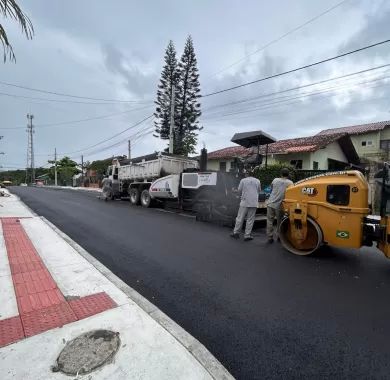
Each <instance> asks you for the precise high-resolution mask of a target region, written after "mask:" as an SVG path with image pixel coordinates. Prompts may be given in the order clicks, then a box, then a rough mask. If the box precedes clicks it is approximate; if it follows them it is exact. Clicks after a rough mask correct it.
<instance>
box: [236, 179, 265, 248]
mask: <svg viewBox="0 0 390 380" xmlns="http://www.w3.org/2000/svg"><path fill="white" fill-rule="evenodd" d="M260 190H261V187H260V181H259V180H258V179H257V178H254V177H252V176H251V175H250V174H249V173H245V178H243V179H242V180H241V181H240V184H239V186H238V192H240V193H241V202H240V208H239V209H238V213H237V218H236V225H235V227H234V230H233V232H232V233H231V235H230V236H231V237H233V238H235V239H238V238H239V237H240V231H241V228H242V225H243V223H244V220H245V218H246V226H245V234H244V240H245V241H248V240H252V239H253V236H252V235H251V233H252V228H253V224H254V222H255V216H256V209H257V205H258V202H259V193H260Z"/></svg>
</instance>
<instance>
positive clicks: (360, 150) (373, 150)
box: [351, 131, 390, 160]
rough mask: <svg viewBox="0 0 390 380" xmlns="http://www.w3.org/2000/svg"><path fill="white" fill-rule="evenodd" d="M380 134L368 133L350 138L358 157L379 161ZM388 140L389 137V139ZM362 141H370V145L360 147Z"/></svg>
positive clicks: (378, 132)
mask: <svg viewBox="0 0 390 380" xmlns="http://www.w3.org/2000/svg"><path fill="white" fill-rule="evenodd" d="M380 135H381V132H380V131H377V132H370V133H365V134H362V135H355V136H351V140H352V143H353V146H354V147H355V149H356V152H357V154H358V155H359V157H362V158H368V159H375V160H376V159H379V157H378V156H380V154H381V149H380V139H381V136H380ZM389 139H390V137H389ZM362 141H372V145H366V146H362Z"/></svg>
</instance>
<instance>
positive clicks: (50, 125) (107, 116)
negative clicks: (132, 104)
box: [0, 106, 151, 130]
mask: <svg viewBox="0 0 390 380" xmlns="http://www.w3.org/2000/svg"><path fill="white" fill-rule="evenodd" d="M150 107H151V106H146V107H141V108H134V109H131V110H126V111H121V112H115V113H111V114H108V115H101V116H94V117H88V118H85V119H78V120H69V121H62V122H59V123H48V124H38V125H35V126H34V127H36V128H47V127H57V126H63V125H67V124H76V123H83V122H86V121H91V120H99V119H107V118H110V117H112V116H118V115H123V114H126V113H130V112H133V111H142V110H145V109H147V108H150ZM1 129H7V130H12V129H24V127H16V128H12V127H0V130H1Z"/></svg>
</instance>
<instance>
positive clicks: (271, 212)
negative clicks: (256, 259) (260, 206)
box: [267, 168, 293, 243]
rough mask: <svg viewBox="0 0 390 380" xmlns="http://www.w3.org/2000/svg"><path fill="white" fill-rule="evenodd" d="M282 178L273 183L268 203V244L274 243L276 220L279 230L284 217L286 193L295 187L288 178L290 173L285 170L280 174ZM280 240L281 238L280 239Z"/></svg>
mask: <svg viewBox="0 0 390 380" xmlns="http://www.w3.org/2000/svg"><path fill="white" fill-rule="evenodd" d="M280 174H281V176H282V177H281V178H275V179H274V180H273V181H272V183H271V195H270V196H269V198H268V203H267V237H268V243H273V242H274V220H275V218H276V225H277V230H276V231H278V230H279V224H280V219H281V216H282V210H281V205H282V201H283V199H284V195H285V193H286V189H287V188H288V187H289V186H291V185H293V182H292V181H291V180H290V179H289V178H288V177H289V171H288V169H286V168H283V169H282V170H281V172H280ZM278 240H279V237H278Z"/></svg>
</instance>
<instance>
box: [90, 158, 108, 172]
mask: <svg viewBox="0 0 390 380" xmlns="http://www.w3.org/2000/svg"><path fill="white" fill-rule="evenodd" d="M111 164H112V158H107V159H106V160H96V161H92V162H91V164H90V165H89V169H91V170H96V174H97V175H98V176H102V175H104V174H106V172H107V167H108V166H110V165H111Z"/></svg>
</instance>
